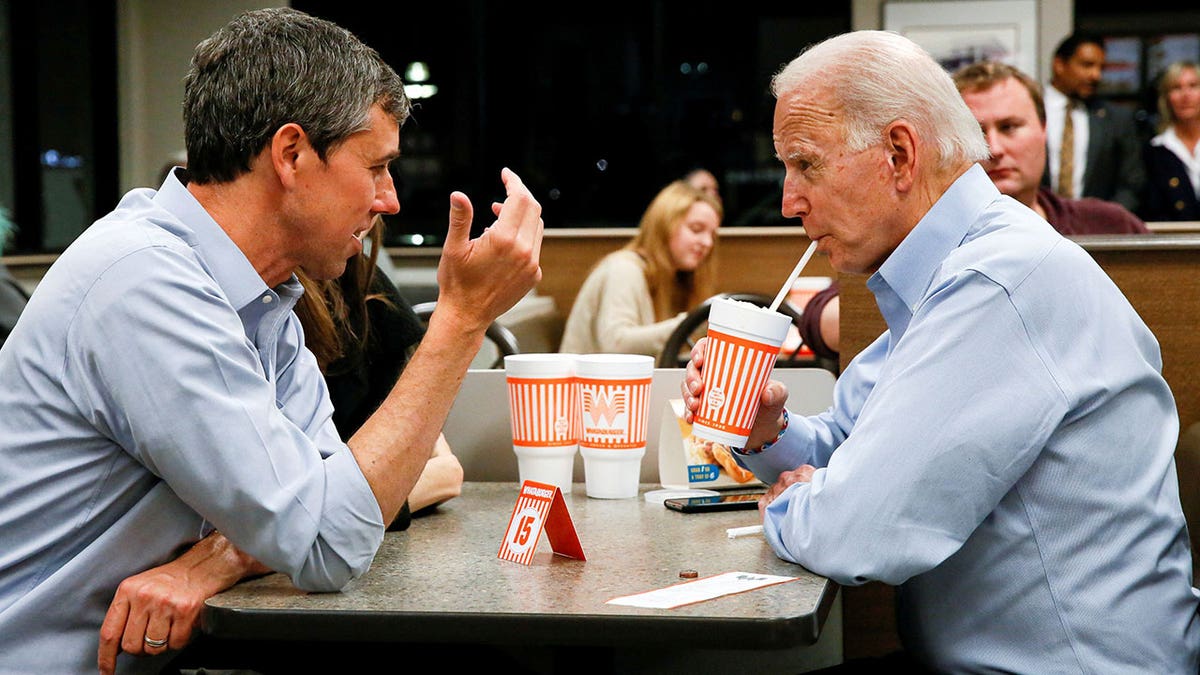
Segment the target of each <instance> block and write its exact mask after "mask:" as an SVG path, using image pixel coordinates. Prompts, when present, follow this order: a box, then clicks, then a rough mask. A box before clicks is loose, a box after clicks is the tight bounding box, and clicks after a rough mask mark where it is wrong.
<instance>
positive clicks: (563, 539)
mask: <svg viewBox="0 0 1200 675" xmlns="http://www.w3.org/2000/svg"><path fill="white" fill-rule="evenodd" d="M542 530H545V532H546V538H547V539H549V540H550V548H551V549H552V550H553V551H554V553H555V554H557V555H561V556H564V557H567V558H574V559H576V560H586V559H587V558H585V557H584V556H583V547H582V546H581V545H580V544H579V534H578V533H577V532H576V531H575V523H573V522H572V521H571V514H570V512H568V511H567V502H566V501H565V500H564V499H563V496H562V492H561V491H560V490H559V489H558V487H557V486H554V485H547V484H546V483H537V482H534V481H531V480H527V481H525V482H524V483H523V484H521V493H520V495H519V496H518V497H517V503H516V505H514V506H513V512H512V515H511V516H510V517H509V519H508V528H506V529H505V531H504V541H503V542H501V543H500V552H499V553H497V554H496V557H497V558H500V559H501V560H510V561H512V562H515V563H520V564H522V565H528V564H530V563H531V562H533V554H534V552H535V551H536V550H537V545H538V541H539V540H540V539H541V538H542Z"/></svg>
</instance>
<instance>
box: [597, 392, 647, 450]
mask: <svg viewBox="0 0 1200 675" xmlns="http://www.w3.org/2000/svg"><path fill="white" fill-rule="evenodd" d="M650 380H651V378H644V379H628V380H599V379H580V380H579V396H580V402H581V403H582V406H581V409H582V411H583V414H582V416H581V417H582V419H581V420H580V422H581V423H582V426H583V429H582V430H581V433H580V436H579V445H581V446H584V447H589V448H600V449H607V450H627V449H631V448H641V447H645V445H646V433H647V427H648V426H649V425H648V424H647V417H648V415H649V414H650Z"/></svg>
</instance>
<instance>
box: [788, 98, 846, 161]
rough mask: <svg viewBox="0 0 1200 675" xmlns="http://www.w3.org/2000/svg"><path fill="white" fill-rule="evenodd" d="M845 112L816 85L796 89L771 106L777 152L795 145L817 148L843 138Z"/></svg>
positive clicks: (837, 102) (838, 103)
mask: <svg viewBox="0 0 1200 675" xmlns="http://www.w3.org/2000/svg"><path fill="white" fill-rule="evenodd" d="M844 119H845V110H844V108H843V106H842V105H841V104H840V102H839V101H838V100H837V97H836V96H833V95H832V92H830V91H828V89H827V88H825V87H822V86H820V85H813V86H804V85H802V86H799V87H796V88H795V89H793V90H791V91H790V92H788V93H786V94H784V95H782V96H780V98H779V100H778V101H776V102H775V122H774V128H773V129H772V136H773V139H774V142H775V146H776V148H777V149H781V148H782V147H783V146H787V145H792V144H796V143H802V144H808V145H819V144H820V143H822V142H840V141H841V140H842V139H843V138H844V126H845V121H844Z"/></svg>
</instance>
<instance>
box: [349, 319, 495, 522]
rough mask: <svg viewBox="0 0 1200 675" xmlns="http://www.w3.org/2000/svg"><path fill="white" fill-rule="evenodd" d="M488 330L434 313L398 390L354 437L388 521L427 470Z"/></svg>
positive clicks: (354, 447)
mask: <svg viewBox="0 0 1200 675" xmlns="http://www.w3.org/2000/svg"><path fill="white" fill-rule="evenodd" d="M485 329H486V325H483V326H480V325H479V322H477V321H476V322H464V321H459V317H458V316H457V314H456V313H455V312H451V311H442V310H441V309H439V311H436V312H434V314H433V316H432V317H431V318H430V322H429V329H428V331H426V334H425V337H424V339H423V340H422V341H421V346H420V347H418V348H417V351H416V353H415V354H414V355H413V358H412V360H411V361H410V362H409V364H408V365H407V366H406V367H405V369H404V373H403V374H401V376H400V379H399V380H398V381H397V383H396V385H395V387H393V388H392V391H391V393H390V394H389V395H388V397H387V399H385V400H384V402H383V404H382V405H380V407H379V409H378V410H377V411H376V412H375V414H374V415H372V416H371V417H370V419H368V420H367V421H366V423H364V424H363V426H362V427H361V428H360V429H359V430H358V432H357V433H355V434H354V436H353V437H351V438H350V441H349V443H348V445H349V446H350V449H351V451H352V452H353V453H354V456H355V459H357V461H358V464H359V466H360V467H361V469H362V472H363V475H364V476H365V477H366V479H367V482H368V483H369V484H370V485H371V490H372V491H373V492H374V494H375V499H376V500H377V501H378V502H379V508H380V512H381V514H382V516H383V520H384V522H391V520H392V519H393V518H395V516H396V514H397V513H398V512H399V511H400V507H401V506H402V505H403V504H404V500H405V499H407V498H409V496H410V493H411V492H412V490H413V488H414V486H416V484H417V481H418V479H419V477H420V476H421V473H422V471H424V469H425V465H426V463H427V462H428V460H429V457H430V454H431V449H432V448H433V447H434V443H435V442H436V441H437V439H438V435H439V434H440V433H441V429H442V425H443V423H444V422H445V420H446V415H447V414H448V413H449V411H450V406H451V404H452V403H453V402H454V397H455V395H456V394H457V393H458V389H459V386H460V385H461V383H462V379H463V376H464V375H465V373H466V370H467V368H468V367H469V366H470V363H471V359H472V358H473V357H474V355H475V353H476V352H477V351H478V350H479V347H480V346H481V345H482V344H483V332H484V330H485ZM410 508H412V509H413V510H416V509H417V508H419V507H418V506H417V505H416V504H412V503H410Z"/></svg>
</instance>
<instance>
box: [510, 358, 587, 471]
mask: <svg viewBox="0 0 1200 675" xmlns="http://www.w3.org/2000/svg"><path fill="white" fill-rule="evenodd" d="M504 371H505V377H506V380H507V382H508V406H509V417H510V419H511V420H512V441H513V452H514V453H516V455H517V470H518V473H519V474H520V477H521V482H524V481H526V480H532V481H537V482H539V483H549V484H551V485H557V486H558V487H559V488H560V489H561V490H562V491H563V493H565V494H569V493H570V492H571V484H572V481H573V478H572V476H573V475H574V472H575V451H576V450H578V449H579V440H578V439H579V432H578V428H579V422H578V415H579V402H578V396H579V394H578V385H577V384H576V382H575V355H574V354H513V355H511V356H506V357H504Z"/></svg>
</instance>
